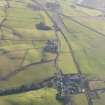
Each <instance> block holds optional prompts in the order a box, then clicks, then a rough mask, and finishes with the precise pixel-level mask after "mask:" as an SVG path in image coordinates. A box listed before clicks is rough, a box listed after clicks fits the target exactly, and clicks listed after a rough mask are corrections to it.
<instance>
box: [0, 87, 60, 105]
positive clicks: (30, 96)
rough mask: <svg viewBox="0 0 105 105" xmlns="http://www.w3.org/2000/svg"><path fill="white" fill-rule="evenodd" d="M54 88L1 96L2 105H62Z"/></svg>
mask: <svg viewBox="0 0 105 105" xmlns="http://www.w3.org/2000/svg"><path fill="white" fill-rule="evenodd" d="M55 96H56V91H55V90H54V89H41V90H38V91H31V92H28V93H24V94H18V95H11V96H5V97H0V105H62V104H61V103H59V102H58V101H57V100H56V99H55Z"/></svg>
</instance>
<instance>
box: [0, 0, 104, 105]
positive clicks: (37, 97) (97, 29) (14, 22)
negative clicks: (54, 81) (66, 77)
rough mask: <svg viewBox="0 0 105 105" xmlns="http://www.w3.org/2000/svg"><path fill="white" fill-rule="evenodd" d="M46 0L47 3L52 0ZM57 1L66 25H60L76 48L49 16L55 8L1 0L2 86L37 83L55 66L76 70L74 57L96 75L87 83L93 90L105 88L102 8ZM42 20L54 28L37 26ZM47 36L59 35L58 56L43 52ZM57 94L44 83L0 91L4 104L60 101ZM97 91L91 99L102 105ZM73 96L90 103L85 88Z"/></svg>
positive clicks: (82, 104) (79, 103)
mask: <svg viewBox="0 0 105 105" xmlns="http://www.w3.org/2000/svg"><path fill="white" fill-rule="evenodd" d="M39 1H41V0H39ZM43 1H44V0H42V4H43V5H44V3H46V2H53V1H51V0H45V2H44V3H43ZM55 1H56V0H55ZM56 2H59V5H60V11H59V13H58V15H59V16H60V19H61V22H62V23H63V25H64V28H65V30H66V31H65V30H61V31H62V32H63V33H64V35H65V37H66V38H67V40H68V43H69V44H70V45H71V47H72V50H73V52H72V51H71V52H70V48H69V46H68V44H67V40H65V37H63V36H62V33H61V32H60V31H59V32H57V31H55V29H54V28H55V27H54V25H56V24H54V22H53V21H52V20H51V18H50V17H49V15H51V16H53V17H52V18H54V15H53V12H52V10H48V11H47V13H48V14H47V13H46V11H45V10H42V9H41V6H40V8H39V7H38V6H36V4H35V2H34V0H0V90H1V89H3V90H5V89H11V88H17V87H19V86H24V85H29V84H32V83H39V82H42V81H43V80H46V79H49V78H51V77H54V76H55V74H56V72H58V71H57V67H56V66H58V68H59V69H60V70H61V71H62V73H63V74H77V73H78V68H77V66H76V62H77V63H78V64H79V67H80V70H81V73H82V74H83V75H85V76H86V78H87V79H96V81H93V82H90V84H89V86H90V88H91V90H92V91H93V90H94V89H100V88H105V81H104V80H105V46H104V44H105V34H104V33H105V22H104V21H105V17H104V16H103V13H102V12H100V11H98V10H94V9H89V8H84V7H80V6H77V5H76V4H75V2H74V0H57V1H56ZM40 23H44V24H45V25H46V26H49V27H51V30H40V29H38V28H37V27H36V25H37V24H40ZM58 24H59V21H58ZM61 27H62V26H61ZM57 36H58V37H57ZM57 38H58V39H57ZM48 40H58V42H59V43H58V44H59V45H58V47H59V48H58V49H59V52H58V53H59V55H58V56H57V54H55V53H48V52H47V53H46V52H44V47H45V46H46V43H47V42H48ZM72 53H73V54H72ZM73 56H75V60H76V62H75V60H74V59H73ZM57 57H58V59H57ZM56 60H57V65H55V62H56ZM97 79H99V81H97ZM101 80H102V81H101ZM56 94H57V91H56V89H53V88H44V89H40V90H34V91H30V92H26V93H20V94H13V95H7V96H0V105H62V103H61V102H60V101H58V100H56ZM98 97H99V98H97V97H95V99H93V105H104V104H105V100H104V97H105V94H104V93H101V92H99V95H98ZM72 100H73V103H74V105H88V101H87V96H86V94H85V93H83V94H76V95H72Z"/></svg>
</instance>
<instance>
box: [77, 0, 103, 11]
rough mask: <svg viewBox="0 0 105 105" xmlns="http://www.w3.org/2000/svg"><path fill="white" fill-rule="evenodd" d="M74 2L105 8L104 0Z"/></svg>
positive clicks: (78, 0) (90, 6)
mask: <svg viewBox="0 0 105 105" xmlns="http://www.w3.org/2000/svg"><path fill="white" fill-rule="evenodd" d="M76 4H78V5H81V6H85V7H89V8H95V9H101V10H105V0H76Z"/></svg>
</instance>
